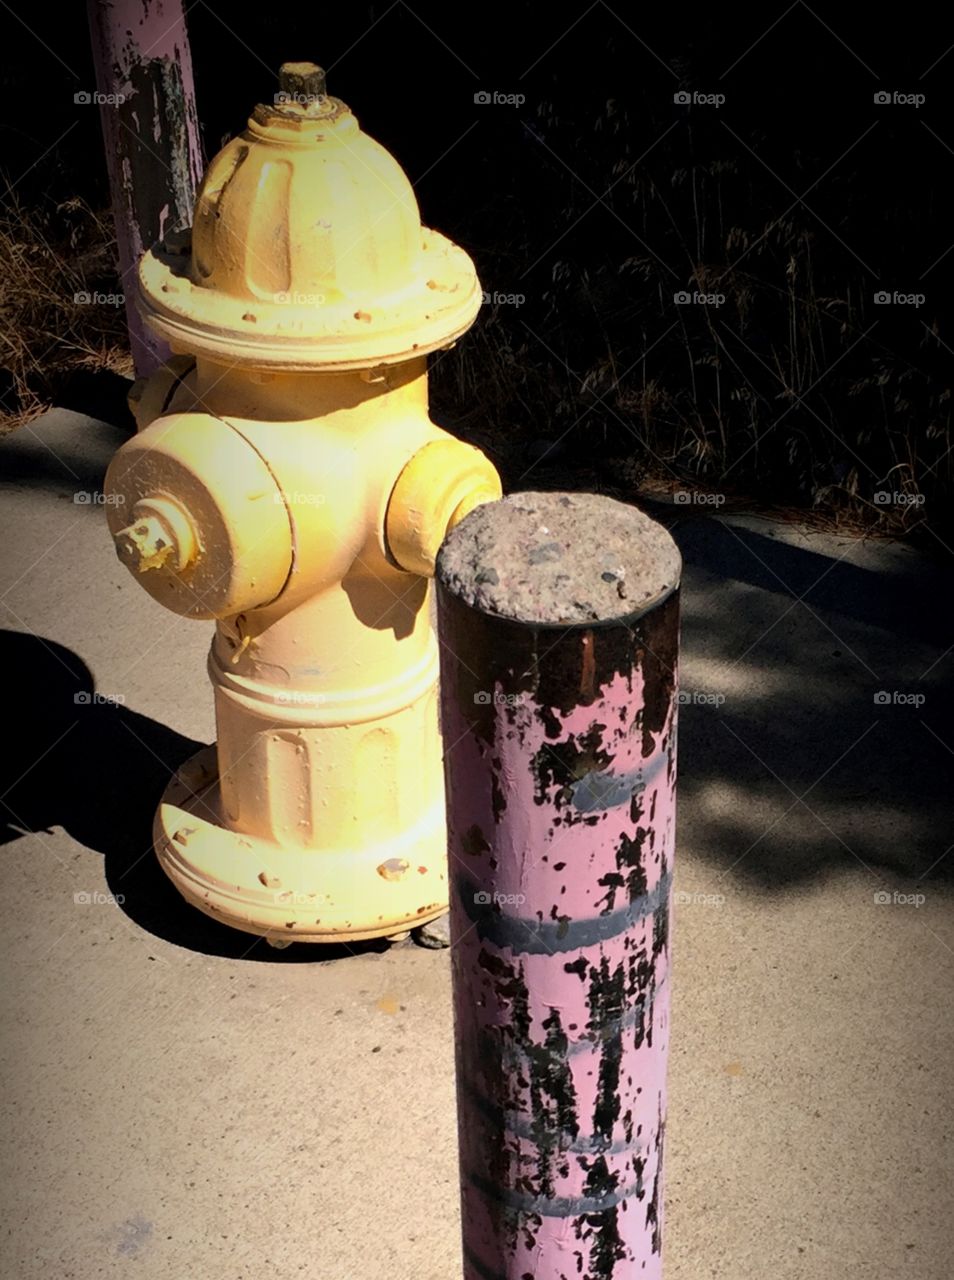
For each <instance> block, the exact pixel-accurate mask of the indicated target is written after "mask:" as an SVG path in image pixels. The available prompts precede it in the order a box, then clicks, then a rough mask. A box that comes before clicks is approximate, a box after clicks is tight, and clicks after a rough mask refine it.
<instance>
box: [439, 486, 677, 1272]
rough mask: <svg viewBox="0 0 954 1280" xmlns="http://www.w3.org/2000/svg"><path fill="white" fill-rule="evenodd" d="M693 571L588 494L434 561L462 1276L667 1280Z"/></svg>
mask: <svg viewBox="0 0 954 1280" xmlns="http://www.w3.org/2000/svg"><path fill="white" fill-rule="evenodd" d="M679 574H680V557H679V552H678V550H677V549H676V547H675V544H674V543H673V541H672V539H671V538H670V536H669V534H668V533H667V532H666V531H665V530H664V529H663V528H662V527H661V526H660V525H658V524H656V523H655V522H654V521H652V520H650V519H649V518H648V517H647V516H645V515H643V514H642V513H641V512H639V511H637V510H635V509H634V508H631V507H627V506H624V505H623V504H622V503H618V502H614V501H612V500H610V499H607V498H601V497H597V496H595V495H591V494H578V495H571V494H559V493H550V494H535V493H525V494H517V495H514V496H511V497H509V498H506V499H504V500H503V501H501V502H497V503H493V504H491V505H486V506H481V507H479V508H478V509H477V510H475V511H474V512H472V513H470V514H469V515H468V516H466V517H465V518H464V519H463V520H462V521H461V522H460V524H458V526H457V527H456V528H455V529H454V530H453V532H452V533H451V534H450V535H449V537H448V538H447V540H446V541H445V543H444V545H443V547H442V549H441V551H440V554H439V556H438V561H437V584H438V625H439V633H440V639H441V711H442V728H443V734H444V741H445V744H446V745H445V763H444V767H445V778H446V787H447V806H448V838H449V853H450V888H451V893H450V898H451V945H452V952H451V956H452V972H453V989H454V1015H455V1041H456V1058H457V1098H458V1119H459V1131H460V1179H461V1208H462V1218H463V1247H464V1276H465V1280H485V1278H486V1277H488V1276H492V1277H494V1280H526V1277H529V1276H536V1277H541V1278H542V1277H557V1276H564V1275H565V1276H573V1277H581V1278H582V1280H598V1278H599V1280H603V1278H606V1280H609V1278H610V1277H615V1280H620V1277H622V1276H627V1277H629V1276H632V1277H634V1280H635V1277H637V1276H638V1277H640V1278H642V1280H659V1278H660V1277H661V1275H662V1261H661V1240H662V1225H663V1206H662V1175H663V1136H664V1131H665V1116H666V1059H667V1049H668V1041H669V907H670V886H671V881H672V869H673V843H674V822H675V791H674V788H675V748H676V697H675V690H676V664H677V644H678V609H679V603H678V585H679Z"/></svg>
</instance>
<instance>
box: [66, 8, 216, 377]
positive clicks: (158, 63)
mask: <svg viewBox="0 0 954 1280" xmlns="http://www.w3.org/2000/svg"><path fill="white" fill-rule="evenodd" d="M88 10H89V25H90V33H91V35H92V41H93V61H94V63H95V65H96V91H97V100H98V102H99V107H100V119H101V121H102V125H103V137H104V139H105V142H106V164H107V166H108V168H109V186H110V191H111V193H112V202H113V218H114V221H115V224H116V242H117V246H118V249H119V270H120V276H121V280H122V285H123V292H124V294H125V298H126V322H127V324H128V326H129V341H130V345H131V347H132V355H133V363H134V364H135V367H136V373H137V375H138V376H139V377H144V376H145V375H147V374H149V373H151V372H152V371H153V370H154V369H155V368H156V367H157V366H158V365H160V364H161V363H162V362H163V360H165V359H166V358H167V357H168V355H169V350H168V347H167V346H166V344H165V343H164V342H163V341H162V340H161V339H160V338H157V337H156V335H155V334H153V333H152V332H150V331H149V330H148V329H147V328H146V327H145V325H144V323H143V320H142V317H141V316H140V315H139V312H138V311H137V309H136V306H135V303H134V296H135V292H136V290H135V285H136V268H137V266H138V264H139V259H140V257H141V256H142V253H143V250H144V249H148V248H150V246H151V245H153V244H154V243H155V242H156V241H157V240H161V239H162V237H163V236H164V235H165V234H166V233H167V232H168V231H172V230H174V229H175V228H177V227H185V226H189V225H190V224H191V222H192V206H193V203H194V201H195V192H196V187H197V186H198V183H199V180H200V178H201V176H202V169H203V163H202V145H201V141H200V138H199V125H198V120H197V117H196V110H195V89H194V87H193V83H192V55H191V53H190V51H189V37H188V34H187V32H186V25H185V14H184V11H183V8H182V0H88Z"/></svg>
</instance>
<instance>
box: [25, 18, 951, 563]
mask: <svg viewBox="0 0 954 1280" xmlns="http://www.w3.org/2000/svg"><path fill="white" fill-rule="evenodd" d="M19 12H20V13H21V15H22V18H23V20H24V22H27V23H29V26H30V28H31V29H32V32H33V33H35V35H34V34H31V32H30V31H28V30H27V29H26V27H25V26H24V25H22V23H20V22H19V21H18V20H17V19H16V18H15V17H13V16H11V15H10V14H9V13H7V14H6V15H5V16H4V28H5V30H4V42H3V48H2V51H0V66H2V72H0V74H2V87H3V94H4V98H5V102H4V105H3V111H2V114H0V129H2V152H0V168H2V170H3V174H4V182H3V183H2V186H3V188H4V190H5V194H4V195H3V198H2V208H0V279H2V280H3V284H2V286H0V322H2V324H0V329H2V346H3V349H2V364H3V365H4V366H6V369H5V372H4V373H3V375H2V378H3V381H2V382H0V394H2V396H3V402H2V408H3V410H4V411H5V412H6V413H7V414H8V416H9V417H10V420H11V421H17V420H22V418H23V417H24V416H29V414H30V413H31V412H36V411H37V410H38V409H39V408H41V407H42V406H43V405H44V404H46V403H48V402H49V401H50V400H51V399H58V400H59V402H60V403H64V402H67V403H68V402H70V399H71V397H73V398H74V399H75V398H76V396H77V394H78V393H77V390H76V388H77V386H78V385H82V386H86V384H87V382H88V378H89V376H90V373H91V372H96V371H99V370H102V369H112V370H114V371H117V370H118V371H120V372H122V371H125V366H124V363H123V352H122V344H123V318H122V311H121V309H118V308H114V309H112V310H111V311H110V310H109V309H108V308H104V309H93V308H88V307H87V308H82V309H77V308H75V307H73V306H72V295H73V293H74V291H75V290H76V289H78V288H100V289H104V290H108V289H109V288H110V286H112V288H116V281H115V268H114V265H113V258H112V246H111V245H110V244H109V235H110V221H109V215H108V187H107V180H106V172H105V164H104V159H103V152H102V137H101V133H100V126H99V119H98V113H97V110H96V108H94V107H87V106H75V105H74V103H73V94H74V93H75V92H77V91H78V90H81V89H92V88H94V87H95V86H94V81H93V72H92V64H91V58H90V53H89V38H88V32H87V29H86V17H85V6H84V5H83V4H81V3H75V4H70V5H69V6H67V5H65V4H58V5H53V6H49V7H41V6H36V7H35V8H34V9H33V10H32V11H30V12H27V11H26V10H25V9H24V8H21V10H20V11H19ZM188 24H189V31H190V35H191V40H192V47H193V57H194V62H195V73H196V86H197V96H198V107H199V116H200V119H201V121H202V126H203V133H204V144H205V149H206V154H207V156H211V155H212V154H214V152H215V151H216V150H217V149H218V148H219V146H220V145H221V143H222V142H223V140H224V139H225V138H226V137H227V136H230V135H232V134H234V133H237V132H239V131H241V129H242V127H243V125H244V119H245V117H246V115H247V114H248V111H249V109H250V108H251V106H252V104H253V103H254V102H256V101H259V100H264V99H270V98H271V96H272V94H273V92H274V89H275V83H274V72H275V70H276V69H277V67H278V65H279V63H280V62H282V61H283V60H286V59H303V58H310V59H313V60H315V61H318V62H320V63H322V65H324V66H326V67H328V68H329V89H330V91H331V92H332V93H334V94H336V95H337V96H339V97H341V98H343V99H344V100H345V101H346V102H348V103H349V105H350V106H351V107H352V108H353V109H354V111H355V113H356V114H357V116H358V118H359V120H360V121H361V123H362V126H363V127H364V128H365V129H366V131H367V132H369V133H371V134H372V135H373V136H374V137H376V138H378V139H379V140H380V141H381V142H382V143H383V144H384V145H385V146H386V147H387V148H388V149H389V150H391V151H392V152H393V153H394V154H395V156H396V157H397V158H398V159H399V161H400V162H401V164H402V165H403V166H404V168H405V169H406V171H407V172H408V174H409V176H410V177H411V179H412V181H413V182H414V183H415V187H416V190H417V193H418V198H419V201H420V204H421V208H422V214H423V218H424V221H425V223H427V224H428V225H432V226H435V227H437V228H439V229H440V230H442V231H443V232H445V233H446V234H448V235H450V236H451V237H452V238H453V239H455V240H457V241H458V242H460V243H461V244H463V245H464V246H465V247H466V248H467V249H468V250H469V252H470V253H471V254H472V255H473V257H474V258H475V260H476V262H477V265H478V269H479V272H480V275H481V279H482V281H483V285H484V288H485V289H486V290H487V291H488V292H490V293H492V294H493V293H500V294H504V295H513V294H518V295H523V297H524V299H525V301H524V302H523V304H522V305H519V306H516V305H512V304H509V303H506V302H505V303H502V304H496V303H493V302H491V303H489V304H488V305H487V306H485V308H484V310H483V312H482V314H481V317H480V319H479V320H478V323H477V325H476V326H475V328H474V330H473V331H472V332H471V333H470V334H469V335H468V337H467V338H466V339H464V340H463V341H462V342H461V343H459V344H458V346H457V347H456V348H455V349H454V350H453V351H451V352H449V353H446V354H443V355H441V356H438V357H435V358H434V361H433V364H434V375H433V401H434V407H435V414H436V416H438V417H439V418H441V419H442V420H444V421H445V422H447V423H448V425H451V426H453V427H454V429H455V430H458V431H460V432H461V433H462V434H464V435H466V436H468V437H469V438H471V439H473V440H475V441H476V442H478V443H480V444H482V445H483V446H484V447H486V448H487V449H488V450H489V452H491V454H492V455H493V457H494V459H495V461H496V462H497V463H498V464H499V465H500V467H501V469H502V471H503V472H504V476H505V481H506V483H507V485H508V486H509V487H511V488H529V487H534V486H545V485H547V484H550V483H560V484H563V485H569V484H573V485H575V487H582V488H594V487H595V488H601V489H603V490H604V491H607V492H612V493H617V494H619V495H621V496H632V495H633V494H634V493H635V492H636V491H637V490H642V491H648V490H652V491H655V492H657V493H661V492H663V491H665V490H669V491H672V490H674V489H679V488H681V487H683V486H685V485H692V486H694V487H698V486H701V487H702V488H708V489H711V490H713V491H715V492H718V493H725V494H726V495H727V496H728V499H729V501H730V502H731V501H736V502H746V503H749V502H751V503H756V504H758V505H760V506H762V507H767V506H774V507H779V506H781V507H790V508H796V509H799V510H802V511H808V510H811V511H814V512H815V513H817V514H818V515H820V516H824V517H826V518H829V519H840V520H843V521H850V522H852V523H854V524H859V523H860V524H863V525H864V526H866V527H870V528H873V529H883V530H887V529H892V530H897V529H900V528H904V529H908V530H909V531H914V530H919V531H920V532H921V533H924V532H925V531H926V530H928V529H929V530H930V532H931V533H932V534H934V535H935V536H936V537H938V538H943V537H947V536H949V534H948V533H946V532H945V530H946V529H949V527H950V524H951V516H950V507H951V502H950V499H951V487H952V468H954V463H952V454H951V452H950V450H951V447H952V441H951V438H950V437H951V417H950V415H951V401H950V387H951V370H952V359H954V350H952V348H954V337H952V332H951V309H952V308H951V287H950V283H949V281H950V275H951V273H950V267H951V264H952V261H954V251H950V250H951V246H952V242H954V221H952V218H951V216H950V201H949V198H948V192H949V190H950V189H951V185H952V175H954V124H952V120H951V113H950V101H951V93H950V88H949V85H950V82H951V77H952V73H954V52H952V53H948V52H947V51H948V49H949V48H950V46H951V45H952V44H954V28H952V25H951V20H950V17H949V15H948V14H947V13H946V12H945V11H944V10H934V9H933V8H930V7H928V6H927V5H920V6H908V7H906V8H905V9H904V10H903V11H901V12H899V11H894V12H893V13H892V16H891V18H890V21H889V20H888V19H885V22H884V25H883V26H879V25H877V19H876V18H873V17H872V14H871V11H870V10H861V9H856V10H851V9H847V10H846V9H842V8H841V7H840V6H832V5H829V6H827V7H825V8H818V9H815V10H813V9H811V8H809V7H808V6H807V5H805V4H803V3H802V2H801V0H796V2H795V3H794V4H792V5H791V6H790V7H789V8H787V9H786V7H785V5H784V3H782V4H780V5H779V7H778V8H777V9H776V8H771V9H761V10H758V9H756V10H751V9H748V8H746V9H740V10H734V9H732V8H730V7H724V6H708V7H706V8H701V7H700V9H699V10H698V11H696V10H694V9H693V8H692V7H691V6H676V5H664V6H639V7H638V8H636V7H632V6H629V7H623V6H620V7H610V6H608V5H607V4H604V3H603V2H602V0H596V3H594V4H592V5H591V6H590V7H587V4H586V2H585V0H584V2H583V3H581V4H580V5H579V6H567V7H557V6H551V5H546V4H542V3H532V2H530V0H512V2H511V3H508V4H499V3H492V4H481V5H479V6H478V5H474V6H465V7H462V8H460V9H455V8H452V7H448V6H446V5H438V4H436V3H433V2H431V0H421V2H420V3H415V5H414V7H413V8H411V7H408V6H407V5H406V4H404V3H403V0H397V3H394V4H393V5H391V6H390V7H388V4H387V3H385V4H383V5H362V4H354V5H347V6H342V7H339V8H335V7H327V8H326V7H324V6H321V7H315V6H291V7H281V8H279V7H278V6H275V7H274V10H273V12H270V11H269V10H268V9H267V8H265V9H263V8H262V7H260V6H256V7H255V8H254V9H253V8H251V7H250V8H248V9H246V8H244V7H239V6H233V5H228V6H227V5H225V4H224V3H222V0H210V3H206V2H205V0H198V2H197V3H194V4H192V5H191V7H188ZM37 36H38V37H39V40H38V39H37V38H36V37H37ZM43 45H46V46H48V48H47V49H44V47H43ZM60 60H62V61H60ZM482 90H483V91H491V92H492V91H494V90H496V91H499V92H503V93H520V94H523V95H524V96H525V99H526V101H525V102H524V103H523V104H522V105H521V106H519V107H514V106H504V105H489V104H481V103H477V102H475V94H476V93H478V92H480V91H482ZM680 90H689V91H693V90H698V91H701V92H705V93H722V94H724V95H725V103H724V105H722V106H721V107H714V106H701V105H693V106H689V107H686V106H680V105H676V104H675V103H674V102H673V94H674V93H675V92H678V91H680ZM882 90H884V91H888V92H892V91H894V90H900V91H903V92H910V93H923V94H924V95H925V98H926V101H925V103H924V105H923V106H921V107H920V108H916V107H914V106H909V105H900V104H897V105H896V104H891V105H876V104H875V103H874V94H875V93H877V92H878V91H882ZM682 290H686V291H690V292H699V293H717V294H721V295H724V298H725V301H724V303H722V304H721V305H719V306H708V305H691V306H677V305H675V303H674V300H673V298H674V294H675V293H676V292H678V291H682ZM882 290H883V291H887V292H888V293H893V292H894V291H898V292H901V293H904V294H915V293H921V294H923V295H924V297H925V301H924V303H923V305H920V306H917V307H915V306H913V305H889V306H883V305H876V304H875V302H874V295H875V293H876V292H878V291H882ZM93 310H95V311H96V314H95V315H90V314H89V313H90V312H91V311H93ZM84 379H86V381H84ZM884 491H890V492H892V493H902V494H905V495H908V496H909V497H910V498H913V499H915V500H916V501H911V502H909V503H907V504H902V503H898V502H892V503H890V504H882V503H879V502H877V501H876V500H875V495H876V494H877V493H880V492H884ZM932 541H933V538H932Z"/></svg>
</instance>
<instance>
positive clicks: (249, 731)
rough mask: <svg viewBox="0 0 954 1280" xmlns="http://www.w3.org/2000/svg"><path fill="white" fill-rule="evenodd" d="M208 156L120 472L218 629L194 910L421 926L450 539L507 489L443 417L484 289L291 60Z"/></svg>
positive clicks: (393, 171) (192, 765) (128, 538)
mask: <svg viewBox="0 0 954 1280" xmlns="http://www.w3.org/2000/svg"><path fill="white" fill-rule="evenodd" d="M280 79H281V92H280V93H279V94H277V95H276V99H275V104H274V105H267V106H266V105H260V106H257V107H256V108H255V110H254V112H253V115H252V117H251V119H250V120H249V122H248V129H247V131H246V132H245V133H243V134H242V135H241V136H240V137H237V138H234V139H233V140H232V141H231V142H229V143H228V144H227V145H226V146H225V148H224V149H223V150H222V151H221V152H220V153H219V154H218V155H217V156H216V158H215V159H214V160H213V161H212V163H211V164H210V166H209V169H208V172H207V173H206V175H205V178H204V181H203V183H202V187H201V189H200V191H199V194H198V196H197V199H196V208H195V220H194V226H193V228H192V230H191V233H188V232H180V233H176V234H174V235H173V236H171V237H169V238H167V239H166V241H164V242H161V243H160V244H158V245H156V246H155V247H154V248H153V249H152V250H151V251H150V252H149V253H147V254H146V255H145V256H144V258H143V261H142V265H141V268H140V273H139V302H140V306H141V308H142V311H143V314H144V315H145V317H146V319H147V321H148V323H149V324H150V325H151V326H152V327H153V329H154V330H155V331H156V332H157V333H158V334H160V335H161V336H162V337H163V338H165V339H166V340H167V342H168V343H169V345H170V347H171V348H172V351H173V352H174V353H175V354H174V356H173V359H172V360H171V361H170V362H169V364H168V365H167V366H165V367H164V368H163V369H161V370H159V371H158V372H157V373H156V374H155V375H154V376H153V377H152V378H151V379H150V380H149V382H148V383H146V384H145V385H144V386H140V387H137V388H136V389H135V390H134V395H133V397H132V400H133V407H134V411H135V413H136V416H137V423H138V426H139V432H138V434H137V435H136V436H135V437H134V438H133V439H131V440H129V441H128V442H127V443H126V444H125V445H124V446H123V447H122V448H121V449H120V450H119V452H118V453H117V454H116V457H115V458H114V459H113V461H112V464H111V465H110V468H109V471H108V474H107V477H106V491H107V493H108V494H109V501H108V502H107V503H106V510H107V512H108V513H109V520H110V531H111V533H112V535H113V538H114V540H115V544H116V549H117V552H118V554H119V555H120V557H121V558H122V559H123V561H124V562H125V563H126V564H127V566H128V567H129V569H130V571H131V572H132V573H133V574H134V576H135V577H136V579H137V580H138V581H139V582H140V583H141V584H142V586H143V587H145V589H146V590H147V591H148V592H149V593H150V595H151V596H152V597H153V598H154V599H155V600H157V601H159V603H161V604H163V605H165V606H166V608H168V609H171V610H172V611H173V612H174V613H177V614H180V615H182V616H184V617H190V618H214V619H215V620H216V630H215V636H214V639H213V642H212V648H211V652H210V655H209V673H210V676H211V680H212V685H213V688H214V692H215V710H216V727H217V737H218V740H217V743H216V745H215V747H211V748H206V749H205V750H203V751H201V752H200V753H199V754H198V755H197V756H195V757H193V758H192V759H191V760H190V761H188V762H187V764H186V765H185V766H183V767H182V768H181V769H180V770H179V771H178V773H177V774H176V775H175V776H174V777H173V778H172V780H171V781H170V783H169V786H168V788H167V789H166V792H165V795H164V796H163V799H162V802H161V804H160V807H159V811H158V813H157V815H156V820H155V840H156V849H157V852H158V856H159V859H160V861H161V864H162V866H163V868H164V869H165V871H166V873H167V874H168V875H169V876H170V877H171V879H172V880H173V882H174V883H175V885H176V886H177V888H178V889H179V890H180V892H181V893H182V894H183V895H184V896H185V897H186V898H187V899H188V901H189V902H191V903H193V904H194V905H195V906H197V907H199V908H200V909H201V910H203V911H205V912H207V913H208V914H210V915H212V916H214V917H215V918H217V919H219V920H222V921H225V922H226V923H228V924H230V925H233V926H235V927H236V928H239V929H244V930H246V931H248V932H250V933H255V934H260V935H264V936H265V937H267V938H268V939H269V941H271V942H273V943H274V944H276V945H283V944H285V943H287V942H289V941H308V942H330V941H336V940H342V939H345V940H347V939H354V940H357V939H363V938H374V937H394V936H401V935H402V934H403V933H405V932H406V931H408V930H410V929H411V928H413V927H415V926H418V925H421V924H425V923H427V922H428V921H430V920H433V919H435V918H436V917H437V916H439V915H441V914H443V912H444V911H445V910H446V906H447V880H446V842H445V829H444V798H443V778H442V769H441V740H440V733H439V728H438V718H437V698H436V686H437V644H436V640H435V637H434V633H433V629H432V626H431V621H430V616H429V609H428V602H429V592H430V576H431V574H432V572H433V567H434V558H435V555H436V553H437V550H438V547H439V546H440V544H441V542H442V541H443V539H444V537H445V535H446V533H447V532H448V531H449V530H450V529H451V528H452V527H453V526H454V525H455V524H456V523H457V521H459V520H460V519H462V518H463V516H464V515H466V513H467V512H468V511H470V510H472V509H473V507H475V506H476V505H477V504H478V503H481V502H486V501H492V500H493V499H495V498H497V497H499V496H500V492H501V490H500V482H499V479H498V476H497V473H496V471H495V470H494V468H493V466H492V465H491V464H490V463H489V462H488V460H487V459H486V458H485V457H484V455H483V454H482V453H481V452H480V451H479V450H477V449H475V448H472V447H471V446H469V445H466V444H463V443H461V442H460V441H458V440H455V439H454V438H453V437H452V436H450V435H448V434H447V433H446V432H444V431H442V430H441V429H440V428H439V427H437V426H435V425H434V424H433V423H432V422H431V421H430V419H429V417H428V408H427V359H426V358H427V354H428V352H431V351H434V350H437V349H439V348H444V347H447V346H449V345H451V344H452V343H453V342H454V341H455V340H456V339H457V338H458V337H459V336H460V335H461V334H462V333H464V331H465V330H466V329H467V328H469V326H470V325H471V324H472V323H473V321H474V319H475V317H476V315H477V311H478V308H479V306H480V302H481V292H480V285H479V282H478V280H477V276H476V272H475V270H474V265H473V263H472V262H471V260H470V258H469V257H468V256H467V254H466V253H464V252H463V250H462V249H460V248H458V247H457V246H456V245H454V244H452V243H451V242H450V241H448V240H447V239H445V238H444V237H443V236H441V235H439V234H438V233H437V232H435V231H431V230H428V229H426V228H423V227H422V226H421V222H420V215H419V212H418V207H417V201H416V199H415V196H414V192H413V189H412V187H411V185H410V183H409V182H408V179H407V177H406V176H405V174H404V172H403V171H402V169H401V168H400V166H399V165H398V163H397V162H396V160H394V158H393V157H392V156H391V155H390V154H389V153H388V152H387V151H385V150H384V148H383V147H381V146H380V145H379V144H378V143H377V142H375V141H374V140H373V139H371V138H369V137H368V136H367V134H365V133H363V132H362V131H361V129H360V128H359V127H358V122H357V121H356V119H355V117H354V116H353V115H352V114H351V112H350V111H349V109H348V108H347V107H346V106H345V105H344V103H342V102H340V101H339V100H338V99H336V98H333V97H329V96H328V95H327V94H326V92H325V86H324V73H323V72H322V71H321V70H320V68H318V67H316V66H314V64H311V63H290V64H286V65H285V66H284V67H283V68H282V70H281V77H280Z"/></svg>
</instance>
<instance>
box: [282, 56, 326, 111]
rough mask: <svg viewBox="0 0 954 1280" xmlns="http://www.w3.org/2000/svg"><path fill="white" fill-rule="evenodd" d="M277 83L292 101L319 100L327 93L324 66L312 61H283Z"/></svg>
mask: <svg viewBox="0 0 954 1280" xmlns="http://www.w3.org/2000/svg"><path fill="white" fill-rule="evenodd" d="M278 85H279V88H280V89H281V91H282V93H284V94H287V96H288V97H289V98H290V99H291V100H292V101H293V102H306V101H309V100H313V101H319V100H320V99H321V98H324V97H325V96H326V94H327V85H326V83H325V72H324V68H322V67H319V66H318V65H317V64H316V63H314V62H283V63H282V65H281V68H280V69H279V72H278Z"/></svg>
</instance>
